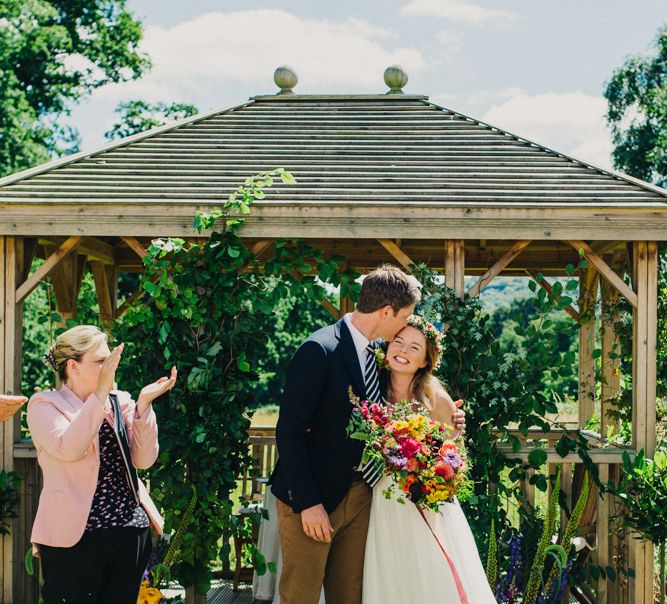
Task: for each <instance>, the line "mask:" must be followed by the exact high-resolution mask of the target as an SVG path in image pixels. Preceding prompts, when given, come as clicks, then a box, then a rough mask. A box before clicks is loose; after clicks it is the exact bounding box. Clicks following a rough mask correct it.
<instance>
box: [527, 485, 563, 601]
mask: <svg viewBox="0 0 667 604" xmlns="http://www.w3.org/2000/svg"><path fill="white" fill-rule="evenodd" d="M559 492H560V472H558V474H557V475H556V482H555V484H554V487H553V491H552V493H551V497H550V498H549V506H548V508H547V512H546V516H545V518H544V526H543V528H542V535H541V537H540V541H539V544H538V546H537V552H536V553H535V558H534V559H533V564H532V566H531V569H530V575H529V576H528V583H527V584H526V591H525V593H524V597H523V601H524V602H525V603H526V604H533V602H535V600H536V599H537V596H538V595H539V591H540V585H541V582H542V572H543V570H544V564H545V561H546V557H547V549H548V548H549V544H550V543H551V537H552V536H553V534H554V532H555V530H556V522H557V520H558V511H559V509H560V508H559V506H558V497H559Z"/></svg>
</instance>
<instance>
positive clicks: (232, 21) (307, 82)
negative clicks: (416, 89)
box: [95, 9, 426, 106]
mask: <svg viewBox="0 0 667 604" xmlns="http://www.w3.org/2000/svg"><path fill="white" fill-rule="evenodd" d="M395 37H396V34H395V33H394V32H391V31H388V30H386V29H384V28H381V27H377V26H374V25H371V24H369V23H367V22H365V21H362V20H360V19H347V20H344V21H329V20H318V19H306V18H302V17H299V16H297V15H294V14H292V13H290V12H288V11H284V10H269V9H261V10H244V11H236V12H229V13H222V12H214V13H208V14H205V15H201V16H198V17H196V18H194V19H191V20H189V21H185V22H182V23H179V24H177V25H175V26H173V27H160V26H149V27H147V28H146V30H145V34H144V40H143V42H142V49H143V50H144V51H146V52H147V53H148V54H149V55H150V57H151V59H152V61H153V69H152V70H151V72H149V73H148V74H147V75H145V76H144V77H143V78H142V79H141V80H139V81H138V82H131V83H127V84H119V85H109V86H106V87H104V88H102V89H100V90H99V91H97V92H96V93H95V96H96V97H97V98H99V99H103V98H107V99H121V98H123V99H126V98H144V99H147V100H173V99H195V100H198V99H202V98H209V97H210V96H211V95H212V94H216V96H218V91H219V90H221V89H223V90H226V91H227V92H228V89H229V88H230V87H233V86H234V85H235V84H240V83H243V84H246V85H248V84H250V85H252V87H253V88H254V89H255V90H256V92H257V93H262V92H268V93H271V92H274V91H277V89H276V88H275V85H274V84H273V79H272V77H273V71H274V69H275V68H276V67H278V66H279V65H283V64H287V65H290V66H291V67H292V68H294V70H295V71H296V72H297V74H298V76H299V84H298V87H297V89H296V92H303V93H313V92H319V91H322V90H326V91H331V90H337V91H340V90H341V88H344V87H349V89H348V90H349V91H351V92H366V91H368V92H377V93H380V92H383V91H384V90H385V86H384V83H383V79H382V75H383V73H384V69H385V68H386V67H388V66H389V65H392V64H399V65H401V66H402V67H404V68H405V69H406V71H407V72H408V74H416V73H420V72H422V71H423V70H424V69H425V68H426V60H425V58H424V56H423V55H422V53H421V52H420V51H419V50H417V49H416V48H411V47H395V46H396V45H394V44H392V45H387V47H385V45H383V42H385V41H386V40H387V39H390V40H391V39H393V38H395ZM343 91H344V92H345V91H346V90H343ZM212 100H213V101H215V99H212ZM212 104H213V105H214V106H215V105H216V104H217V103H215V102H213V103H212Z"/></svg>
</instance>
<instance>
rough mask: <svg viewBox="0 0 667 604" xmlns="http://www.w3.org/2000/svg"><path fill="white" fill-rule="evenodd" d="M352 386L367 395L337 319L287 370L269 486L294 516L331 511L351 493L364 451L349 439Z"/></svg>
mask: <svg viewBox="0 0 667 604" xmlns="http://www.w3.org/2000/svg"><path fill="white" fill-rule="evenodd" d="M383 373H384V372H383ZM350 386H352V390H353V391H354V393H355V394H356V395H357V396H359V397H360V398H362V399H363V398H364V397H365V396H366V387H365V384H364V378H363V375H362V370H361V367H360V366H359V358H358V356H357V351H356V349H355V346H354V341H353V340H352V334H351V333H350V330H349V328H348V326H347V324H346V323H345V321H344V320H343V319H340V320H339V321H338V322H337V323H335V324H334V325H329V326H327V327H323V328H322V329H320V330H318V331H316V332H315V333H313V334H312V335H311V336H310V337H309V338H308V339H307V340H306V341H305V342H304V343H303V344H302V345H301V346H300V347H299V349H298V350H297V351H296V352H295V353H294V356H293V357H292V359H291V361H290V363H289V366H288V368H287V379H286V382H285V391H284V394H283V398H282V402H281V404H280V415H279V418H278V425H277V426H276V445H277V448H278V463H277V465H276V468H275V470H274V472H273V476H272V477H271V485H272V487H271V488H272V491H273V494H274V495H275V496H276V497H277V498H278V499H280V500H281V501H282V502H284V503H286V504H287V505H289V506H290V507H291V508H292V509H293V510H294V511H295V512H301V511H302V510H305V509H306V508H309V507H311V506H313V505H316V504H318V503H321V504H323V505H324V508H325V509H326V510H327V512H329V513H330V512H332V511H333V510H334V509H335V508H336V507H337V506H338V504H339V503H340V502H341V501H342V500H343V498H344V497H345V495H346V494H347V492H348V490H349V489H350V486H351V484H352V480H353V479H354V472H355V469H356V467H357V466H358V465H359V462H360V461H361V453H362V450H363V443H362V442H361V441H356V440H351V439H350V438H349V437H348V436H347V431H346V429H347V424H348V422H349V420H350V414H351V412H352V405H351V403H350V401H349V396H348V389H349V388H350Z"/></svg>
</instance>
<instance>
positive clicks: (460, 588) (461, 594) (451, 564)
mask: <svg viewBox="0 0 667 604" xmlns="http://www.w3.org/2000/svg"><path fill="white" fill-rule="evenodd" d="M416 507H417V509H418V510H419V513H420V515H421V517H422V518H423V519H424V522H425V523H426V526H427V527H428V530H429V531H431V535H433V538H434V539H435V542H436V543H437V544H438V547H439V548H440V550H441V551H442V553H443V554H444V556H445V559H446V560H447V564H449V569H450V570H451V571H452V575H453V576H454V583H455V584H456V590H457V591H458V592H459V599H460V600H461V604H469V602H468V596H467V594H466V590H465V589H464V587H463V583H462V582H461V577H459V574H458V573H457V572H456V567H455V566H454V562H452V559H451V558H450V557H449V555H448V554H447V552H446V551H445V548H444V547H443V546H442V543H440V539H438V536H437V535H436V534H435V532H433V529H432V528H431V525H430V524H429V523H428V520H426V516H425V515H424V511H423V510H422V509H421V508H420V507H419V506H416Z"/></svg>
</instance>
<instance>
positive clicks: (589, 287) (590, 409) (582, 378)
mask: <svg viewBox="0 0 667 604" xmlns="http://www.w3.org/2000/svg"><path fill="white" fill-rule="evenodd" d="M582 272H583V274H580V276H579V318H580V322H579V390H578V402H579V405H578V407H579V427H580V428H583V427H585V425H586V423H587V422H588V421H589V420H590V419H591V418H592V417H593V414H594V413H595V359H594V358H593V351H594V350H595V336H596V329H595V327H596V324H595V305H596V301H597V293H598V282H599V278H598V273H597V271H596V270H595V268H593V266H589V267H588V269H585V271H582Z"/></svg>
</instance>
